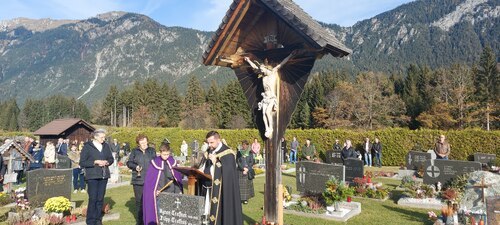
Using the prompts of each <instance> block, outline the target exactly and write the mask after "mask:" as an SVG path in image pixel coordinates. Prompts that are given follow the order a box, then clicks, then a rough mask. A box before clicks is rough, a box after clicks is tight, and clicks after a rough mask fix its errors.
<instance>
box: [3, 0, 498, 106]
mask: <svg viewBox="0 0 500 225" xmlns="http://www.w3.org/2000/svg"><path fill="white" fill-rule="evenodd" d="M499 24H500V1H498V0H417V1H414V2H410V3H407V4H404V5H401V6H399V7H397V8H395V9H393V10H390V11H387V12H384V13H382V14H379V15H377V16H375V17H373V18H371V19H367V20H363V21H359V22H357V23H356V24H355V25H353V26H351V27H341V26H338V25H335V24H325V23H322V25H323V26H324V27H325V28H326V29H327V30H329V31H331V32H332V34H334V35H335V36H336V37H337V38H338V39H339V40H341V41H342V42H343V43H344V44H345V45H346V46H348V47H349V48H351V49H352V50H353V54H352V55H351V56H349V57H347V58H344V59H334V58H333V57H324V58H323V59H321V60H319V61H318V62H317V63H316V65H315V69H314V71H321V70H339V69H341V70H346V71H349V72H351V73H352V74H355V73H356V72H358V71H365V70H372V71H382V72H386V73H403V72H404V71H405V68H406V67H407V66H408V65H409V64H412V63H413V64H425V65H429V66H430V67H431V68H437V67H441V66H449V65H451V64H453V63H464V64H468V65H471V64H473V63H476V62H477V61H478V59H479V56H480V53H481V51H482V49H483V47H484V46H486V45H488V46H490V47H491V48H492V49H493V51H494V52H496V53H497V56H498V55H499V54H498V52H500V51H499V50H500V43H499V38H498V37H500V27H499V26H500V25H499ZM212 34H213V32H204V31H199V30H194V29H190V28H183V27H166V26H163V25H161V24H159V23H158V22H156V21H154V20H152V19H151V18H149V17H147V16H145V15H140V14H135V13H127V12H109V13H105V14H100V15H97V16H96V17H93V18H90V19H85V20H52V19H40V20H34V19H28V18H17V19H13V20H4V21H0V99H2V100H3V99H7V98H12V97H15V98H16V99H17V100H18V101H20V102H23V101H24V100H25V99H27V98H41V97H46V96H49V95H52V94H63V95H66V96H74V97H76V98H80V99H83V100H85V101H86V102H88V103H90V104H91V103H93V102H95V101H96V100H100V99H102V98H103V97H104V95H105V94H106V93H107V92H108V89H109V87H110V86H111V85H116V86H118V87H119V88H123V87H126V86H128V85H131V84H132V83H134V82H135V81H141V80H144V79H147V78H157V79H159V80H164V81H168V82H170V83H171V84H172V85H176V87H177V88H178V90H179V91H180V92H181V93H183V92H184V91H185V87H186V84H187V81H188V80H189V78H190V77H191V76H196V77H198V78H199V79H200V80H201V81H202V84H203V85H205V87H208V86H209V85H210V80H212V79H215V80H217V81H218V82H219V84H223V83H225V82H227V81H228V80H231V79H235V76H234V75H233V72H232V71H231V70H229V69H226V68H218V67H208V66H204V65H203V64H202V63H201V56H202V54H203V51H204V49H205V48H206V46H207V44H208V43H209V41H210V39H211V37H212ZM159 91H161V90H159Z"/></svg>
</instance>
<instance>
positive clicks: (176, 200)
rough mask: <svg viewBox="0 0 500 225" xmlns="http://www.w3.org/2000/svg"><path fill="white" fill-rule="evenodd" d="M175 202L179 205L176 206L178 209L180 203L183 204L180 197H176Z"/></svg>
mask: <svg viewBox="0 0 500 225" xmlns="http://www.w3.org/2000/svg"><path fill="white" fill-rule="evenodd" d="M174 203H175V205H176V206H177V207H176V208H177V209H178V208H179V204H181V201H179V198H176V199H175V202H174Z"/></svg>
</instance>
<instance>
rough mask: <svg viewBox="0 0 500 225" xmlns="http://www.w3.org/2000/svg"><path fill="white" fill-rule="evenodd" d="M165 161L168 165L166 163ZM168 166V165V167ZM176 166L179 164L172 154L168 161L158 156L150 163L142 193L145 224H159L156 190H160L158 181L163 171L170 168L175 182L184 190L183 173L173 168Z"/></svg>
mask: <svg viewBox="0 0 500 225" xmlns="http://www.w3.org/2000/svg"><path fill="white" fill-rule="evenodd" d="M165 162H166V164H167V165H165ZM166 166H168V168H167V167H166ZM175 166H177V162H176V161H175V159H174V157H172V156H169V157H168V158H167V161H163V159H162V158H161V157H160V156H156V157H155V158H153V160H151V164H150V165H149V168H148V171H147V173H146V178H145V180H144V191H143V194H142V208H143V218H144V224H145V225H157V224H159V222H158V208H157V204H156V191H159V189H158V183H159V182H160V177H161V176H164V174H163V171H164V170H165V169H169V170H170V172H171V173H172V174H173V177H174V180H175V183H177V184H178V185H179V186H180V187H181V190H182V174H181V173H179V172H177V171H175V170H174V169H173V167H175ZM171 185H175V184H171ZM160 188H161V187H160Z"/></svg>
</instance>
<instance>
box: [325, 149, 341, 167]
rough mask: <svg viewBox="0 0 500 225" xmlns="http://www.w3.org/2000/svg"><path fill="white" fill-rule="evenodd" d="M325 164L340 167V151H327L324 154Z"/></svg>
mask: <svg viewBox="0 0 500 225" xmlns="http://www.w3.org/2000/svg"><path fill="white" fill-rule="evenodd" d="M325 162H326V163H329V164H335V165H342V164H343V163H344V162H343V161H342V151H335V150H328V151H326V152H325Z"/></svg>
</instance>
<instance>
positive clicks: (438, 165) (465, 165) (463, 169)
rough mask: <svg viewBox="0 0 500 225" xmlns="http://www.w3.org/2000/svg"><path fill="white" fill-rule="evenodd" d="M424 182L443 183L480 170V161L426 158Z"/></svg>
mask: <svg viewBox="0 0 500 225" xmlns="http://www.w3.org/2000/svg"><path fill="white" fill-rule="evenodd" d="M424 168H425V171H424V184H435V183H437V182H441V184H443V185H444V184H445V183H446V182H448V181H450V180H451V179H453V178H455V177H457V176H460V175H463V174H465V173H470V172H474V171H478V170H481V163H479V162H470V161H458V160H440V159H436V160H428V161H427V162H426V164H425V167H424Z"/></svg>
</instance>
